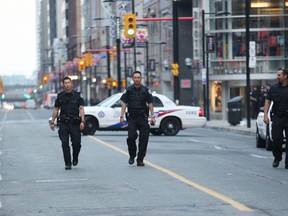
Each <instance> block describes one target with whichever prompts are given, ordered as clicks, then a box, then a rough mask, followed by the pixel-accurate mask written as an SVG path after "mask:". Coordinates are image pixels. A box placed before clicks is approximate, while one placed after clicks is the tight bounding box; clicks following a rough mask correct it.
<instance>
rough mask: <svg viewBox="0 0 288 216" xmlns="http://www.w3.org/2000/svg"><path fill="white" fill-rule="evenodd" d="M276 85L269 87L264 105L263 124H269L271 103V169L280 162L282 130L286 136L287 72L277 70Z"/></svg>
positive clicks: (287, 146)
mask: <svg viewBox="0 0 288 216" xmlns="http://www.w3.org/2000/svg"><path fill="white" fill-rule="evenodd" d="M277 79H278V83H277V84H275V85H273V86H271V88H270V90H269V92H268V93H267V96H266V100H265V105H264V122H265V123H266V124H269V118H268V111H269V107H270V104H271V101H273V107H272V114H271V121H272V122H273V124H272V139H273V155H274V161H273V167H278V166H279V162H280V161H281V160H282V144H283V130H284V131H285V134H286V137H287V135H288V71H287V69H286V70H285V69H283V68H279V69H278V71H277ZM285 169H288V145H287V144H286V158H285Z"/></svg>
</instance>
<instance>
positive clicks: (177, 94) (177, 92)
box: [172, 0, 180, 105]
mask: <svg viewBox="0 0 288 216" xmlns="http://www.w3.org/2000/svg"><path fill="white" fill-rule="evenodd" d="M172 7H173V58H174V59H173V60H174V64H178V63H179V51H178V49H179V41H178V0H173V5H172ZM179 99H180V83H179V76H174V101H175V103H176V104H177V105H179Z"/></svg>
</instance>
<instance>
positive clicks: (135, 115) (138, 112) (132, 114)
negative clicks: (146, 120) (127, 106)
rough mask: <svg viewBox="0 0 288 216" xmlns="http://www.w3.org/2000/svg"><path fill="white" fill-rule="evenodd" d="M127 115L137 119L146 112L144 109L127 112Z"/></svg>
mask: <svg viewBox="0 0 288 216" xmlns="http://www.w3.org/2000/svg"><path fill="white" fill-rule="evenodd" d="M128 114H129V116H132V117H137V116H141V115H146V111H145V110H144V109H143V110H128Z"/></svg>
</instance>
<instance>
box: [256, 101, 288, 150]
mask: <svg viewBox="0 0 288 216" xmlns="http://www.w3.org/2000/svg"><path fill="white" fill-rule="evenodd" d="M272 106H273V102H271V105H270V108H269V111H268V118H269V125H266V124H265V123H264V109H263V107H261V109H260V112H259V114H258V116H257V119H256V147H257V148H266V150H268V151H271V150H272V145H273V139H272V136H271V134H272V124H273V122H272V121H271V116H270V115H271V109H272ZM283 136H284V140H283V144H285V143H286V134H285V132H284V131H283Z"/></svg>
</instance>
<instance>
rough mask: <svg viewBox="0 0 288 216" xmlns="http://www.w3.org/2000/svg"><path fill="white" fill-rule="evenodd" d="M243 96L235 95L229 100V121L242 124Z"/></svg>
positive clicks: (232, 123)
mask: <svg viewBox="0 0 288 216" xmlns="http://www.w3.org/2000/svg"><path fill="white" fill-rule="evenodd" d="M242 98H243V97H242V96H237V97H233V98H231V99H230V100H229V101H228V123H230V124H231V125H237V124H240V121H242Z"/></svg>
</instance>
